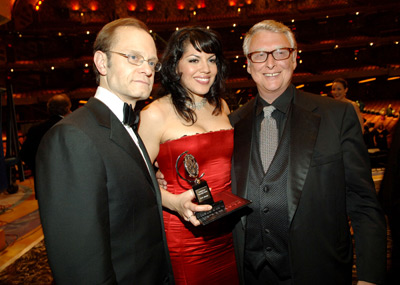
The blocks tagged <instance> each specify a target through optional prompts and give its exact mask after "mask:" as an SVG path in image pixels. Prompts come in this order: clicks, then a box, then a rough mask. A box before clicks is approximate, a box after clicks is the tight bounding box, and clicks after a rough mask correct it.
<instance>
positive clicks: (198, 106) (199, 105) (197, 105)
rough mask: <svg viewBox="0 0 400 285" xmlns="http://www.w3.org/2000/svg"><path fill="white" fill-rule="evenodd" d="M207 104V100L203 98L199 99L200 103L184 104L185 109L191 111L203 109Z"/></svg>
mask: <svg viewBox="0 0 400 285" xmlns="http://www.w3.org/2000/svg"><path fill="white" fill-rule="evenodd" d="M206 103H207V98H206V97H203V99H201V101H200V102H196V103H190V102H188V101H186V102H185V105H186V107H188V108H190V109H192V110H200V109H201V108H203V107H204V106H205V105H206Z"/></svg>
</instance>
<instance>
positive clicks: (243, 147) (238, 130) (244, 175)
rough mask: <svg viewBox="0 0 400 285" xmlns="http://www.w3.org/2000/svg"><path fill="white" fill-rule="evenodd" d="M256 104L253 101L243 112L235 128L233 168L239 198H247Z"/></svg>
mask: <svg viewBox="0 0 400 285" xmlns="http://www.w3.org/2000/svg"><path fill="white" fill-rule="evenodd" d="M255 102H256V100H253V101H252V102H251V103H250V104H249V105H247V106H246V107H245V108H247V110H246V112H243V113H242V114H243V118H241V120H240V121H238V122H237V123H236V124H235V126H234V133H235V135H234V150H233V166H234V171H235V177H236V182H237V187H236V192H237V193H234V194H236V195H238V196H241V197H244V198H247V187H246V184H247V180H248V173H249V164H250V154H251V148H252V143H251V142H252V135H253V133H252V132H253V127H252V126H253V124H254V117H255V116H254V112H255V109H254V108H255Z"/></svg>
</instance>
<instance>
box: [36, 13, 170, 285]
mask: <svg viewBox="0 0 400 285" xmlns="http://www.w3.org/2000/svg"><path fill="white" fill-rule="evenodd" d="M94 67H95V68H94V69H95V73H96V76H97V81H98V83H99V87H98V89H97V91H96V94H95V95H94V98H91V99H89V101H88V103H87V104H86V105H84V106H83V107H81V108H79V109H78V110H76V111H74V112H73V113H72V114H70V115H68V116H67V117H66V118H65V119H64V120H62V121H60V122H59V123H58V124H56V125H55V126H54V127H53V128H52V129H51V130H50V131H49V132H47V134H46V135H45V136H44V138H43V139H42V142H41V144H40V146H39V150H38V153H37V160H36V169H37V184H38V188H39V193H40V195H39V209H40V216H41V221H42V225H43V231H44V235H45V242H46V248H47V252H48V257H49V263H50V267H51V269H52V272H53V275H54V279H55V282H56V283H57V284H157V285H158V284H173V283H174V280H173V276H172V269H171V266H170V262H169V255H168V249H167V247H166V241H165V232H164V227H163V222H162V208H161V197H160V192H159V188H158V185H157V181H156V178H155V175H154V172H153V170H152V167H151V163H150V160H149V157H148V154H147V152H146V149H145V148H144V146H143V143H142V141H141V139H140V137H139V136H138V134H137V132H136V126H135V124H134V123H137V122H138V121H137V120H136V121H135V120H133V121H134V122H131V120H130V119H132V118H133V119H135V118H136V119H138V116H135V114H133V112H132V108H134V107H135V104H136V102H137V101H138V100H143V99H146V98H148V96H149V95H150V92H151V90H152V86H153V82H154V74H155V72H157V71H159V70H160V68H161V65H160V63H159V62H158V59H157V51H156V47H155V43H154V40H153V38H152V37H151V35H150V34H149V32H148V29H147V27H146V25H145V24H144V23H142V22H141V21H139V20H136V19H134V18H123V19H119V20H116V21H113V22H111V23H109V24H107V25H105V26H104V27H103V29H102V30H101V31H100V32H99V34H98V35H97V38H96V41H95V43H94Z"/></svg>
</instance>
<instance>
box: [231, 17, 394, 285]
mask: <svg viewBox="0 0 400 285" xmlns="http://www.w3.org/2000/svg"><path fill="white" fill-rule="evenodd" d="M243 49H244V53H245V55H246V56H247V58H248V67H247V71H248V73H249V74H251V76H252V78H253V80H254V81H255V82H256V85H257V89H258V95H257V96H256V98H255V99H254V100H252V101H250V102H249V103H248V104H247V105H245V106H243V107H242V108H240V109H239V110H237V111H235V112H234V113H232V114H231V116H230V119H231V123H232V125H233V126H234V128H235V136H234V141H235V144H234V153H233V160H232V186H233V189H232V191H233V193H235V194H237V195H240V196H243V197H245V198H248V199H251V200H252V201H253V203H252V204H251V205H250V208H251V210H252V211H251V213H250V214H249V215H247V216H245V217H244V218H242V219H241V221H240V222H239V223H238V224H237V226H236V228H235V230H234V242H235V249H236V254H237V259H238V265H239V272H240V275H241V278H242V282H243V283H245V284H271V285H273V284H295V285H303V284H304V285H310V284H324V285H326V284H340V285H343V284H351V283H352V256H353V251H352V239H351V234H350V230H349V220H348V219H350V221H351V225H352V227H353V229H354V238H355V247H356V255H357V277H358V280H360V281H359V282H358V284H379V283H382V282H383V277H384V274H385V267H386V229H385V220H384V215H383V213H382V210H381V208H380V206H379V203H378V201H377V198H376V193H375V189H374V184H373V181H372V178H371V170H370V167H369V160H368V153H367V149H366V147H365V145H364V142H363V137H362V133H361V129H360V126H359V122H358V119H357V115H356V113H355V111H354V108H353V106H352V105H351V104H348V103H343V102H337V101H335V100H333V99H330V98H323V97H320V96H317V95H313V94H309V93H305V92H301V91H299V90H297V89H296V88H295V87H294V86H293V85H292V84H291V83H290V81H291V78H292V75H293V71H294V69H295V68H296V56H297V53H296V41H295V38H294V35H293V33H292V31H291V30H290V29H289V28H288V27H286V26H285V25H283V24H281V23H278V22H275V21H263V22H260V23H258V24H256V25H255V26H253V27H252V28H251V29H250V31H249V32H248V33H247V35H246V38H245V40H244V44H243ZM269 105H272V106H273V107H274V108H275V110H274V111H273V112H272V119H273V120H274V121H275V124H276V126H277V139H278V143H277V144H278V146H277V149H276V152H275V154H274V156H273V160H272V162H271V164H270V166H269V167H267V168H266V169H264V167H263V164H262V157H261V155H260V153H262V151H261V150H259V147H260V136H261V135H260V129H261V125H262V121H263V118H264V116H263V112H265V111H263V108H264V107H267V106H269ZM268 143H270V142H269V141H268V142H267V144H268Z"/></svg>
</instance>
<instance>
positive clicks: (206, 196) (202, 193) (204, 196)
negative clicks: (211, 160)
mask: <svg viewBox="0 0 400 285" xmlns="http://www.w3.org/2000/svg"><path fill="white" fill-rule="evenodd" d="M182 156H183V165H184V167H185V170H186V173H187V174H188V175H189V177H191V178H194V179H193V180H189V179H186V178H184V177H183V176H182V175H181V174H180V173H179V168H178V164H179V161H180V160H181V158H182ZM175 169H176V172H177V173H178V175H179V177H180V178H182V179H183V180H185V181H187V182H189V183H190V184H192V188H193V191H194V194H195V196H196V199H197V202H198V203H199V204H200V205H203V204H209V205H213V204H214V199H213V197H212V195H211V191H210V188H208V184H207V182H206V181H205V180H201V178H202V177H203V176H204V173H203V174H201V175H200V177H199V165H198V164H197V161H196V159H195V158H194V156H193V155H191V154H190V153H188V151H185V152H183V153H181V154H180V155H179V156H178V158H177V160H176V163H175Z"/></svg>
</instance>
